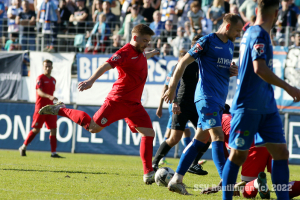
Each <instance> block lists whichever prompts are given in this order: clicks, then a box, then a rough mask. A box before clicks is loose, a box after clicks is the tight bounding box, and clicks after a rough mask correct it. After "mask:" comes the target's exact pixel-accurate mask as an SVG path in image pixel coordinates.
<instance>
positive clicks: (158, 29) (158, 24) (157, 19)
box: [149, 10, 164, 37]
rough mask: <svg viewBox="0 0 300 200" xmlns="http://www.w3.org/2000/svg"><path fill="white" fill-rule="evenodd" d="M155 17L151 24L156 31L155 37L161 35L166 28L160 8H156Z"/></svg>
mask: <svg viewBox="0 0 300 200" xmlns="http://www.w3.org/2000/svg"><path fill="white" fill-rule="evenodd" d="M153 19H154V21H153V22H152V23H151V24H150V25H149V27H150V28H151V29H152V31H153V32H154V33H155V35H154V36H153V37H158V36H159V35H160V32H161V31H162V30H163V29H164V23H163V22H162V21H160V20H161V14H160V12H159V10H156V11H155V12H154V13H153Z"/></svg>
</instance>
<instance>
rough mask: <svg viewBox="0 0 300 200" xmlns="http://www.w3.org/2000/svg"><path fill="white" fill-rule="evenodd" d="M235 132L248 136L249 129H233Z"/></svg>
mask: <svg viewBox="0 0 300 200" xmlns="http://www.w3.org/2000/svg"><path fill="white" fill-rule="evenodd" d="M235 133H237V134H243V135H244V136H248V135H249V134H250V131H248V130H246V131H241V130H237V131H235Z"/></svg>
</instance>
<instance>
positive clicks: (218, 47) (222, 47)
mask: <svg viewBox="0 0 300 200" xmlns="http://www.w3.org/2000/svg"><path fill="white" fill-rule="evenodd" d="M215 48H216V49H223V47H215Z"/></svg>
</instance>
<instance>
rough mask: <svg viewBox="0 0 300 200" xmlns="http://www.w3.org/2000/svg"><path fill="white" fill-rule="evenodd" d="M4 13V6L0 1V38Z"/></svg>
mask: <svg viewBox="0 0 300 200" xmlns="http://www.w3.org/2000/svg"><path fill="white" fill-rule="evenodd" d="M4 13H5V6H4V4H3V3H2V2H1V1H0V38H1V37H2V31H3V24H4V23H3V16H4ZM0 46H2V45H1V41H0Z"/></svg>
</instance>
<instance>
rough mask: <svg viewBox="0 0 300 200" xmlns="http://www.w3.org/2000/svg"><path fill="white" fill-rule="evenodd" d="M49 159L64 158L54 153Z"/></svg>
mask: <svg viewBox="0 0 300 200" xmlns="http://www.w3.org/2000/svg"><path fill="white" fill-rule="evenodd" d="M51 158H65V157H62V156H60V155H58V154H57V153H56V154H51Z"/></svg>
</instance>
